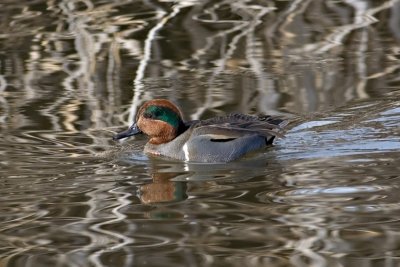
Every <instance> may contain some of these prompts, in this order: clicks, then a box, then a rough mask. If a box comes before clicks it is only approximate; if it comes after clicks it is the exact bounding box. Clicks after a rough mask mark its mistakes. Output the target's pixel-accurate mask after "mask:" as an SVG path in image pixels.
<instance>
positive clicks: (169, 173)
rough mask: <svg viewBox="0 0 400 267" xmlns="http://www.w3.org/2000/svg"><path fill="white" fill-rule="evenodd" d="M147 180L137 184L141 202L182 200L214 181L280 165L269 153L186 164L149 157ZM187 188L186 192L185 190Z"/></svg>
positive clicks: (229, 180)
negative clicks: (267, 154) (239, 159)
mask: <svg viewBox="0 0 400 267" xmlns="http://www.w3.org/2000/svg"><path fill="white" fill-rule="evenodd" d="M149 163H150V164H149V166H148V167H149V168H148V169H149V175H150V176H151V178H152V180H151V182H150V183H147V184H142V185H139V186H138V194H137V196H138V198H139V199H140V201H141V202H142V203H143V204H157V203H170V202H180V201H184V200H186V199H187V198H188V196H189V195H190V192H192V193H195V192H196V191H197V190H201V191H202V192H204V191H205V190H207V188H210V187H216V186H217V185H221V184H225V185H227V186H228V185H231V184H235V183H241V182H244V181H247V180H249V179H253V178H257V177H261V178H260V179H263V180H264V179H265V177H264V175H263V173H264V172H268V175H269V176H270V175H273V173H274V172H276V171H277V170H279V169H280V168H281V167H280V165H279V164H277V163H276V161H275V160H273V159H272V157H269V158H268V159H266V158H265V157H262V156H261V157H254V158H249V159H247V160H243V161H236V162H232V163H228V164H196V163H194V164H189V163H185V162H171V161H163V160H160V159H150V162H149ZM188 192H189V193H188Z"/></svg>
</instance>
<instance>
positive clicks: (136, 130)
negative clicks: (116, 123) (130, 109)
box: [113, 123, 142, 141]
mask: <svg viewBox="0 0 400 267" xmlns="http://www.w3.org/2000/svg"><path fill="white" fill-rule="evenodd" d="M141 132H142V131H141V130H140V129H139V127H138V126H137V125H136V123H134V124H133V125H132V126H131V127H129V128H128V130H126V131H123V132H120V133H117V134H116V135H114V136H113V140H115V141H116V140H119V139H122V138H126V137H129V136H132V135H135V134H140V133H141Z"/></svg>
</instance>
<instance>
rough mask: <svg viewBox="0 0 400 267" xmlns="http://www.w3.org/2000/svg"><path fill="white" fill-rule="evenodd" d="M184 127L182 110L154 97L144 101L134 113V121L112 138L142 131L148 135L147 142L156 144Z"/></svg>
mask: <svg viewBox="0 0 400 267" xmlns="http://www.w3.org/2000/svg"><path fill="white" fill-rule="evenodd" d="M184 128H185V124H184V123H183V119H182V112H181V111H180V110H179V108H178V107H177V106H176V105H174V104H173V103H172V102H170V101H169V100H166V99H154V100H150V101H148V102H146V103H144V104H143V105H142V106H141V107H140V109H139V111H138V113H137V115H136V122H135V123H133V124H132V126H131V127H129V128H128V130H126V131H123V132H121V133H118V134H117V135H115V136H114V137H113V139H114V140H119V139H122V138H125V137H129V136H132V135H136V134H139V133H144V134H146V135H148V136H149V137H150V140H149V143H151V144H154V145H158V144H162V143H167V142H169V141H171V140H173V139H174V138H175V137H176V136H178V135H179V134H180V133H181V132H182V131H183V130H184Z"/></svg>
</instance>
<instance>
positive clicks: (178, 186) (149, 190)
mask: <svg viewBox="0 0 400 267" xmlns="http://www.w3.org/2000/svg"><path fill="white" fill-rule="evenodd" d="M177 175H179V173H175V172H156V171H154V172H153V173H152V174H151V176H152V179H153V180H152V182H151V183H149V184H144V185H141V186H139V198H140V200H141V202H142V203H143V204H154V203H166V202H177V201H182V200H185V199H187V197H188V196H187V194H186V190H187V184H186V182H176V181H171V179H173V178H175V177H176V176H177Z"/></svg>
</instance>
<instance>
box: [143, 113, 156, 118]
mask: <svg viewBox="0 0 400 267" xmlns="http://www.w3.org/2000/svg"><path fill="white" fill-rule="evenodd" d="M143 117H145V118H146V119H152V118H154V115H153V113H150V112H146V113H144V114H143Z"/></svg>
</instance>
